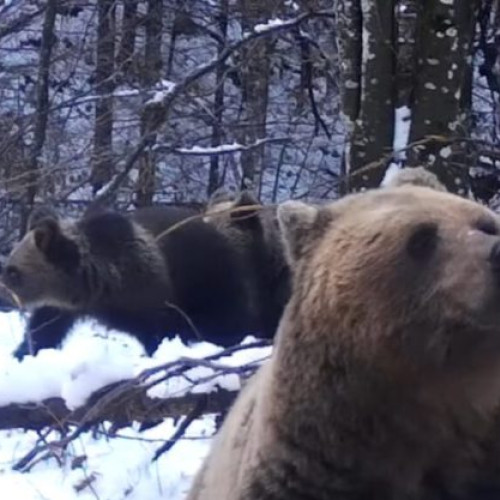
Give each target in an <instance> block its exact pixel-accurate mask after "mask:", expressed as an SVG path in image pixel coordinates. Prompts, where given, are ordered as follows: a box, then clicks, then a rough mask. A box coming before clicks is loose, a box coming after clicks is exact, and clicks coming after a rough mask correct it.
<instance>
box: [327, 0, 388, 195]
mask: <svg viewBox="0 0 500 500" xmlns="http://www.w3.org/2000/svg"><path fill="white" fill-rule="evenodd" d="M337 27H338V36H339V49H340V54H339V59H340V61H341V74H342V76H343V88H342V99H343V107H344V113H345V115H346V117H347V127H348V134H349V137H348V139H347V140H348V141H349V148H348V150H347V152H346V156H345V162H346V172H347V173H348V174H349V177H348V189H349V190H354V191H356V190H359V189H361V188H363V187H366V186H371V185H377V184H379V183H380V181H381V180H382V177H383V175H384V170H385V169H384V167H385V165H384V164H381V165H380V166H379V167H377V168H371V169H369V170H366V171H365V172H363V173H362V174H361V175H356V173H357V172H358V171H359V170H360V169H362V168H363V167H364V166H365V165H367V164H369V163H372V162H374V161H378V160H381V159H382V158H383V157H384V155H387V154H388V153H389V152H390V151H391V150H392V144H393V137H394V104H395V98H396V93H395V87H394V74H395V49H394V47H395V44H394V34H393V31H394V2H393V0H373V1H369V0H354V1H352V2H347V1H342V0H341V1H339V2H338V25H337Z"/></svg>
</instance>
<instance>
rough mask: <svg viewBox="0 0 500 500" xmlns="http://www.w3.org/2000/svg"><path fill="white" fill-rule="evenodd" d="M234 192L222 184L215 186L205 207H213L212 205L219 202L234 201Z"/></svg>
mask: <svg viewBox="0 0 500 500" xmlns="http://www.w3.org/2000/svg"><path fill="white" fill-rule="evenodd" d="M235 199H236V198H235V194H234V193H233V192H231V191H229V190H228V189H227V188H225V187H224V186H222V187H219V188H217V189H216V190H215V191H214V192H213V193H212V194H211V196H210V198H209V199H208V202H207V207H208V208H210V207H213V206H214V205H217V204H219V203H227V202H231V203H234V200H235Z"/></svg>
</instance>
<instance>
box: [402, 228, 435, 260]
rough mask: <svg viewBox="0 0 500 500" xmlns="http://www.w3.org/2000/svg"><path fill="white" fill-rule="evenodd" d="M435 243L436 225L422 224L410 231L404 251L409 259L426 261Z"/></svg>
mask: <svg viewBox="0 0 500 500" xmlns="http://www.w3.org/2000/svg"><path fill="white" fill-rule="evenodd" d="M437 242H438V227H437V224H436V223H434V222H424V223H422V224H419V225H418V226H416V227H415V228H414V229H413V230H412V232H411V234H410V237H409V238H408V243H407V245H406V249H407V251H408V254H409V255H410V257H412V258H413V259H415V260H418V261H421V260H425V259H428V258H429V257H430V256H431V255H432V254H433V253H434V250H435V249H436V246H437Z"/></svg>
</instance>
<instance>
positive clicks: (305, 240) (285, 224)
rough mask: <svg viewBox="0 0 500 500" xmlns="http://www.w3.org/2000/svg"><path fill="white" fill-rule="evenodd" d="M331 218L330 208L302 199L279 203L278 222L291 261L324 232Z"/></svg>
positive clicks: (301, 254)
mask: <svg viewBox="0 0 500 500" xmlns="http://www.w3.org/2000/svg"><path fill="white" fill-rule="evenodd" d="M330 219H331V214H330V213H329V211H328V210H326V209H321V208H319V207H315V206H313V205H308V204H306V203H303V202H301V201H285V202H284V203H281V204H280V205H278V222H279V226H280V230H281V233H282V237H283V241H284V244H285V249H286V252H287V254H288V259H289V261H290V263H293V262H295V261H296V260H298V259H299V258H300V257H302V256H303V255H304V252H305V250H306V249H307V248H308V247H310V245H311V243H312V242H314V241H316V239H317V238H318V237H319V236H321V234H322V233H323V232H324V229H325V227H326V226H327V225H328V223H329V221H330Z"/></svg>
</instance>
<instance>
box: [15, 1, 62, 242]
mask: <svg viewBox="0 0 500 500" xmlns="http://www.w3.org/2000/svg"><path fill="white" fill-rule="evenodd" d="M57 3H58V2H57V0H49V1H48V2H47V7H46V10H45V18H44V21H43V28H42V40H41V46H40V63H39V65H38V78H37V85H36V105H35V106H36V113H35V128H34V134H33V145H32V148H31V152H30V157H29V163H28V171H29V175H28V177H27V186H26V199H25V203H24V204H23V205H24V206H23V210H22V216H21V234H24V233H25V232H26V227H27V221H28V217H29V214H30V212H31V209H32V208H33V204H34V201H35V196H36V194H37V189H38V175H39V158H40V154H41V153H42V149H43V145H44V144H45V138H46V135H47V122H48V118H49V75H50V60H51V56H52V48H53V46H54V42H55V35H54V25H55V21H56V15H57Z"/></svg>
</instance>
